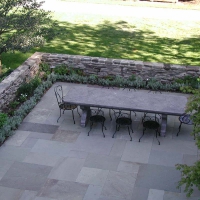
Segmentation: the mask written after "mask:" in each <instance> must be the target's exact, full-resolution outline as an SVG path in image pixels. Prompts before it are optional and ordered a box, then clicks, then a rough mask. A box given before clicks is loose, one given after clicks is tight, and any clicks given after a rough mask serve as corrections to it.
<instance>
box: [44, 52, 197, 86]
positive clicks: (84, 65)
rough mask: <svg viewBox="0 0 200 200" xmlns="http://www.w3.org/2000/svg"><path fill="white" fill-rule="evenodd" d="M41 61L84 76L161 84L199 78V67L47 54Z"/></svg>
mask: <svg viewBox="0 0 200 200" xmlns="http://www.w3.org/2000/svg"><path fill="white" fill-rule="evenodd" d="M41 60H42V62H46V63H48V64H49V65H51V66H58V65H62V64H67V65H68V66H71V67H74V68H79V69H82V70H83V71H84V73H85V74H96V75H98V76H99V77H104V76H122V77H129V76H131V75H133V74H135V75H137V76H140V77H142V78H143V79H147V78H152V77H155V78H156V79H158V80H161V81H162V82H169V81H171V80H173V79H174V78H181V77H183V76H186V75H192V76H200V67H199V66H183V65H174V64H164V63H151V62H143V61H134V60H125V59H109V58H99V57H89V56H79V55H74V56H72V55H67V54H47V53H44V54H43V55H42V59H41Z"/></svg>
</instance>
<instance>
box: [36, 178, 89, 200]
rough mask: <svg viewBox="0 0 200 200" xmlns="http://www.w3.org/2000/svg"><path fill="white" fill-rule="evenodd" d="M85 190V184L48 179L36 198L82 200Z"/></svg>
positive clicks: (86, 187) (86, 186)
mask: <svg viewBox="0 0 200 200" xmlns="http://www.w3.org/2000/svg"><path fill="white" fill-rule="evenodd" d="M87 189H88V185H87V184H83V183H76V182H71V181H70V182H69V181H59V180H55V179H49V180H48V181H47V182H46V183H45V185H44V187H43V188H42V189H41V191H40V193H39V194H38V196H40V197H48V198H50V199H51V198H53V199H59V200H62V199H64V200H82V199H83V197H84V196H85V194H86V192H87Z"/></svg>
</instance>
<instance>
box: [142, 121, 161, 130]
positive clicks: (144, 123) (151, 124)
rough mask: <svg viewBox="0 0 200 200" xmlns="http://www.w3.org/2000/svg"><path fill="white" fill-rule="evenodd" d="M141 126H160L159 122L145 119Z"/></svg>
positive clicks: (150, 127)
mask: <svg viewBox="0 0 200 200" xmlns="http://www.w3.org/2000/svg"><path fill="white" fill-rule="evenodd" d="M143 127H144V128H148V129H153V130H156V129H158V128H159V127H160V124H159V123H158V122H157V121H153V120H147V121H145V122H143Z"/></svg>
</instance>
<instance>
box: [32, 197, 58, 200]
mask: <svg viewBox="0 0 200 200" xmlns="http://www.w3.org/2000/svg"><path fill="white" fill-rule="evenodd" d="M34 200H57V199H52V198H48V197H35V199H34Z"/></svg>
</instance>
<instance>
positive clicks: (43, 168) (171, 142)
mask: <svg viewBox="0 0 200 200" xmlns="http://www.w3.org/2000/svg"><path fill="white" fill-rule="evenodd" d="M58 84H62V85H63V89H64V93H65V94H66V92H67V91H68V89H69V88H70V85H71V84H70V83H56V84H55V85H58ZM55 85H54V86H55ZM54 86H53V87H52V88H50V89H49V90H48V92H47V93H46V94H45V95H44V97H43V98H42V99H41V101H40V102H39V103H38V104H37V105H36V107H35V108H34V109H33V110H32V111H31V113H29V115H28V116H27V117H26V118H25V119H24V121H23V123H22V124H21V126H20V127H19V129H18V130H16V131H15V135H13V136H12V137H10V138H9V139H8V140H7V141H6V142H5V143H4V144H3V145H2V146H1V147H0V200H186V199H187V198H186V196H185V194H184V191H183V189H178V188H177V187H176V186H177V182H178V181H179V180H180V178H181V173H180V171H177V170H176V168H175V165H176V164H177V163H182V164H188V165H192V164H193V163H194V162H195V161H196V160H197V159H199V152H198V151H197V147H196V146H195V141H194V139H193V137H192V136H190V132H191V131H192V126H187V125H182V129H181V132H180V134H179V136H178V137H177V136H176V133H177V130H178V126H179V122H178V117H174V116H169V117H168V124H167V134H166V137H159V140H160V142H161V145H158V142H157V140H156V138H155V134H154V132H153V131H148V130H147V131H146V134H145V135H144V137H143V138H142V140H141V142H138V139H139V137H140V136H141V134H142V124H141V117H142V113H137V115H136V116H135V115H134V113H133V114H132V119H133V125H132V127H133V130H134V133H132V137H133V141H130V137H129V135H128V131H127V129H126V128H123V127H121V128H120V131H118V132H117V133H116V135H115V138H112V134H113V132H114V131H115V121H114V120H112V121H111V120H110V118H109V114H108V110H106V109H105V110H104V112H105V117H106V122H105V126H106V127H107V130H105V135H106V137H105V138H104V137H103V135H102V132H101V127H100V125H99V124H97V125H94V127H93V129H92V131H91V132H90V136H89V137H88V136H87V132H88V131H89V126H87V127H85V128H82V127H80V125H79V122H80V117H79V115H78V113H77V112H75V121H76V124H73V119H72V115H71V112H70V111H66V112H65V113H64V114H62V116H61V118H60V119H59V121H58V123H57V118H58V116H59V108H58V106H57V102H56V98H55V96H54V91H53V88H54ZM130 92H131V91H130ZM199 198H200V192H199V191H197V190H196V191H195V192H194V195H193V196H192V198H191V200H198V199H199Z"/></svg>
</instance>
